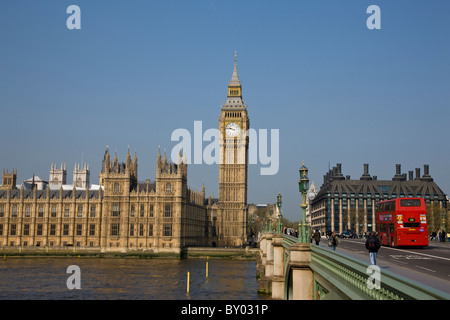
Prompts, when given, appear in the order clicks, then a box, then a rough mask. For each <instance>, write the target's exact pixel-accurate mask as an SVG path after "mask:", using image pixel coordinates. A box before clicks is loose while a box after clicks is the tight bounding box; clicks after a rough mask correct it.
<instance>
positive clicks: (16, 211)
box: [0, 56, 249, 253]
mask: <svg viewBox="0 0 450 320" xmlns="http://www.w3.org/2000/svg"><path fill="white" fill-rule="evenodd" d="M248 128H249V117H248V113H247V107H246V105H245V104H244V102H243V100H242V87H241V83H240V80H239V77H238V73H237V67H236V56H235V59H234V69H233V73H232V77H231V80H230V81H229V83H228V94H227V100H226V102H225V103H224V104H223V105H222V107H221V110H220V116H219V131H220V133H221V141H220V157H221V163H220V165H219V198H218V199H212V198H211V197H210V196H209V197H206V195H205V194H206V192H205V187H204V186H202V188H201V191H200V190H198V191H195V190H192V189H191V188H189V187H188V178H187V176H188V165H187V164H186V161H185V159H184V157H183V155H182V154H181V152H180V154H179V157H178V161H177V162H176V163H173V162H171V161H169V160H168V159H167V157H166V155H165V154H164V155H162V154H161V152H160V151H158V155H157V160H156V161H157V165H156V177H155V179H154V180H150V179H146V180H144V181H142V180H139V179H138V159H137V155H136V153H135V154H134V157H132V156H131V154H130V151H129V150H128V153H127V155H126V159H125V161H124V162H120V161H119V159H118V158H117V154H115V155H114V158H113V159H111V154H110V152H109V149H108V148H107V149H106V151H105V154H104V157H103V160H102V166H101V170H100V173H99V183H98V185H93V184H90V170H89V166H86V165H84V166H80V165H75V168H74V172H73V185H68V184H67V169H66V166H65V165H61V166H60V167H59V168H58V167H57V166H56V165H54V164H52V165H51V169H50V174H49V181H43V180H41V179H40V178H39V177H33V178H30V179H28V180H26V181H24V182H23V183H22V184H21V185H17V181H16V180H17V170H12V171H11V172H10V171H9V170H5V169H3V175H2V180H1V182H2V184H1V186H0V247H1V246H6V247H22V248H23V247H39V248H46V249H47V250H51V249H52V248H55V249H56V248H62V247H72V246H73V247H79V248H91V249H94V250H96V249H98V250H99V251H101V252H107V251H120V252H129V251H132V250H143V251H150V252H175V253H179V252H181V249H183V248H185V247H189V246H217V247H242V246H243V245H245V244H246V242H247V233H248V231H247V229H248V228H247V210H248V209H247V167H248V155H247V152H248V143H249V141H248V137H246V136H245V134H243V133H245V132H246V131H247V129H248ZM230 146H231V147H230ZM238 158H239V159H240V161H239V162H238V163H236V162H235V161H229V159H238Z"/></svg>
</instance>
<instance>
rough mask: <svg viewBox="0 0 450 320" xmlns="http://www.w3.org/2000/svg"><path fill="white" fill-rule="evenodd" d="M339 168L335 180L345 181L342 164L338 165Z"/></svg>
mask: <svg viewBox="0 0 450 320" xmlns="http://www.w3.org/2000/svg"><path fill="white" fill-rule="evenodd" d="M336 166H337V167H336V176H335V179H336V180H344V179H345V177H344V175H343V174H342V171H341V170H342V164H341V163H338V164H337V165H336Z"/></svg>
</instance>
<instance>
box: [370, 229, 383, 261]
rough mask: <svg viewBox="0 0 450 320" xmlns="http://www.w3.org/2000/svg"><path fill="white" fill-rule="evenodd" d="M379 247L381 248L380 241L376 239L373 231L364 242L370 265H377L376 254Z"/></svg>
mask: <svg viewBox="0 0 450 320" xmlns="http://www.w3.org/2000/svg"><path fill="white" fill-rule="evenodd" d="M380 247H381V242H380V239H379V238H378V236H377V233H376V232H375V231H372V233H371V234H370V235H369V237H368V238H367V240H366V249H368V250H369V256H370V263H371V264H372V265H376V264H377V254H378V250H379V249H380Z"/></svg>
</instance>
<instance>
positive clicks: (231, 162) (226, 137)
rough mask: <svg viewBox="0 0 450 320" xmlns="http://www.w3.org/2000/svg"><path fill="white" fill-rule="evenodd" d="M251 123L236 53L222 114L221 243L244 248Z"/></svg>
mask: <svg viewBox="0 0 450 320" xmlns="http://www.w3.org/2000/svg"><path fill="white" fill-rule="evenodd" d="M249 126H250V120H249V118H248V113H247V106H246V105H245V104H244V101H243V100H242V87H241V82H240V81H239V77H238V73H237V67H236V54H235V56H234V70H233V75H232V76H231V80H230V82H229V83H228V96H227V100H226V102H225V103H224V104H223V105H222V108H221V113H220V117H219V132H220V164H219V210H218V217H217V218H218V230H217V231H218V242H219V246H228V247H242V245H244V244H245V243H246V242H247V167H248V142H249V138H248V136H247V130H248V129H249Z"/></svg>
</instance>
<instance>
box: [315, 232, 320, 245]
mask: <svg viewBox="0 0 450 320" xmlns="http://www.w3.org/2000/svg"><path fill="white" fill-rule="evenodd" d="M314 241H315V242H316V245H319V242H320V232H319V230H316V232H314Z"/></svg>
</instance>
